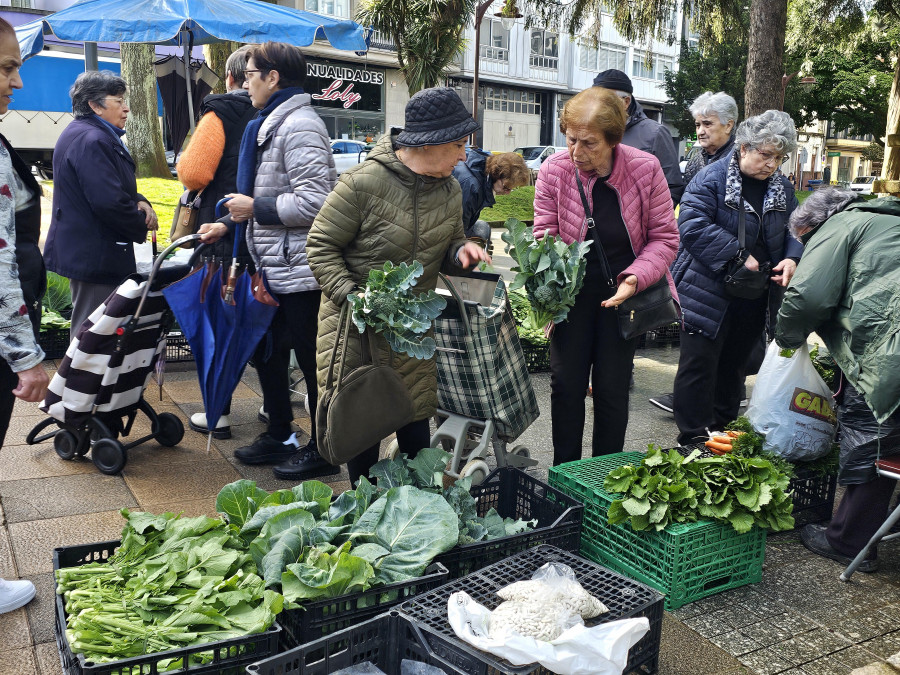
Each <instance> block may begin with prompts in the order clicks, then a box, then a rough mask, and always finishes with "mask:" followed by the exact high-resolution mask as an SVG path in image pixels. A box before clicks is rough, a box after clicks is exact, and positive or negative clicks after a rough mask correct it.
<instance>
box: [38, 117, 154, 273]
mask: <svg viewBox="0 0 900 675" xmlns="http://www.w3.org/2000/svg"><path fill="white" fill-rule="evenodd" d="M134 171H135V165H134V160H133V159H132V158H131V155H130V154H129V153H128V150H126V149H125V147H124V146H123V145H122V143H121V142H120V141H119V139H118V138H116V136H114V135H113V134H112V133H111V132H110V130H109V129H108V128H107V127H106V126H105V124H104V122H103V121H102V120H101V119H100V118H98V117H95V116H91V117H85V118H80V119H75V120H73V121H72V122H70V123H69V126H67V127H66V128H65V130H64V131H63V132H62V134H60V137H59V140H58V141H57V142H56V148H55V149H54V151H53V212H52V214H51V218H50V232H49V234H48V235H47V243H46V245H45V246H44V260H45V261H46V263H47V268H48V269H50V270H52V271H54V272H56V273H57V274H61V275H62V276H64V277H68V278H69V279H76V280H78V281H83V282H87V283H93V284H119V283H121V282H122V281H123V280H124V279H125V277H127V276H128V275H129V274H134V272H135V264H134V243H133V242H137V243H140V242H143V241H145V240H146V239H147V225H146V224H145V220H144V214H143V212H141V211H140V210H138V208H137V203H138V202H139V201H146V199H144V197H142V196H141V195H140V194H138V191H137V182H136V181H135V176H134Z"/></svg>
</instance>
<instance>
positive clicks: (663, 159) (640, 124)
mask: <svg viewBox="0 0 900 675" xmlns="http://www.w3.org/2000/svg"><path fill="white" fill-rule="evenodd" d="M631 105H632V106H633V107H634V112H632V113H631V115H630V116H629V118H628V122H626V124H625V135H624V136H623V137H622V143H623V144H625V145H630V146H631V147H632V148H637V149H638V150H643V151H644V152H649V153H650V154H651V155H653V156H654V157H656V159H658V160H659V164H660V166H661V167H662V170H663V173H664V174H665V175H666V183H668V184H669V194H670V195H672V203H673V204H675V205H677V204H678V202H679V201H681V194H682V193H683V192H684V181H683V180H682V177H681V168H680V167H679V166H678V154H677V153H676V152H675V143H674V142H673V141H672V134H671V133H669V130H668V129H666V127H665V126H663V125H662V124H660V123H659V122H654V121H653V120H651V119H650V118H649V117H647V115H646V114H645V113H644V109H643V108H642V107H641V104H640V103H638V102H637V100H635V99H632V103H631ZM629 110H631V108H629Z"/></svg>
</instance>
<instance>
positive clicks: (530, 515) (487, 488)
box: [434, 467, 584, 579]
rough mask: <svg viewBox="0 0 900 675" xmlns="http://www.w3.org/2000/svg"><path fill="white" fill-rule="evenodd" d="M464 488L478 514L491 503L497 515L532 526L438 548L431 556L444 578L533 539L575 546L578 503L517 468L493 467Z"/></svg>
mask: <svg viewBox="0 0 900 675" xmlns="http://www.w3.org/2000/svg"><path fill="white" fill-rule="evenodd" d="M470 492H471V494H472V496H473V497H474V498H475V501H476V502H477V503H478V507H477V508H478V515H479V516H484V514H486V513H487V512H488V511H489V510H490V509H491V508H494V509H496V510H497V513H499V514H500V516H501V517H502V518H521V519H522V520H533V519H535V518H536V519H537V521H538V522H537V526H536V528H535V529H533V530H528V531H526V532H522V533H520V534H512V535H509V536H507V537H501V538H499V539H492V540H490V541H484V542H476V543H474V544H466V545H465V546H457V547H456V548H454V549H452V550H450V551H447V552H446V553H441V554H440V555H439V556H438V557H437V558H435V559H434V561H435V562H440V563H442V564H443V565H445V566H446V567H447V570H448V571H449V573H450V577H449V578H450V579H457V578H459V577H461V576H465V575H466V574H468V573H469V572H474V571H476V570H479V569H481V568H482V567H486V566H488V565H491V564H493V563H495V562H498V561H500V560H503V559H504V558H507V557H509V556H511V555H513V554H515V553H518V552H519V551H524V550H526V549H529V548H531V547H533V546H537V545H539V544H551V545H553V546H556V547H557V548H561V549H563V550H565V551H577V550H578V547H579V545H580V544H581V518H582V514H583V512H584V506H583V505H582V504H581V503H580V502H578V501H576V500H575V499H572V497H569V496H568V495H566V494H563V493H562V492H560V491H559V490H557V489H556V488H554V487H550V486H549V485H547V484H546V483H544V482H542V481H540V480H538V479H537V478H535V477H534V476H530V475H528V474H527V473H525V472H524V471H522V470H521V469H517V468H514V467H505V468H501V469H495V470H494V471H492V472H491V473H490V474H488V477H487V478H485V479H484V481H482V483H481V484H480V485H475V486H473V487H472V489H471V490H470Z"/></svg>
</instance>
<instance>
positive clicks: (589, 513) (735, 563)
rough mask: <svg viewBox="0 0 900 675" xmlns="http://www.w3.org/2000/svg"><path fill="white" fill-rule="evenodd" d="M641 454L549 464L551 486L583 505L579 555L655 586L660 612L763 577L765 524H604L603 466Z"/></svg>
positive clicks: (607, 469) (632, 460)
mask: <svg viewBox="0 0 900 675" xmlns="http://www.w3.org/2000/svg"><path fill="white" fill-rule="evenodd" d="M643 458H644V455H643V453H640V452H621V453H618V454H614V455H604V456H602V457H594V458H592V459H584V460H581V461H578V462H569V463H567V464H562V465H560V466H556V467H552V468H551V469H550V485H552V486H553V487H555V488H556V489H557V490H559V491H561V492H564V493H565V494H567V495H569V496H571V497H574V498H575V499H577V500H579V501H581V502H583V503H584V516H583V519H582V531H581V554H582V555H583V556H585V557H586V558H590V559H591V560H594V561H595V562H598V563H600V564H601V565H605V566H607V567H609V568H610V569H612V570H615V571H616V572H619V573H621V574H624V575H626V576H628V577H631V578H632V579H636V580H637V581H641V582H643V583H645V584H647V585H648V586H652V587H653V588H656V589H657V590H659V591H662V592H663V593H664V594H665V596H666V604H665V607H666V609H667V610H672V609H677V608H678V607H681V606H682V605H686V604H688V603H689V602H694V601H695V600H699V599H700V598H705V597H706V596H708V595H713V594H715V593H720V592H721V591H726V590H728V589H731V588H737V587H739V586H744V585H746V584H752V583H756V582H758V581H760V580H761V579H762V565H763V558H764V557H765V552H766V530H764V529H761V528H756V527H755V528H753V529H752V530H751V531H750V532H748V533H746V534H738V533H737V532H735V531H734V529H733V528H732V527H731V526H730V525H727V524H724V523H718V522H714V521H711V520H700V521H697V522H696V523H677V524H673V525H669V527H667V528H666V529H665V530H663V531H661V532H635V531H634V530H632V529H631V526H630V525H628V524H627V523H622V524H620V525H613V526H611V525H609V523H608V522H607V520H606V514H607V512H608V511H609V506H610V504H612V501H613V499H614V498H615V497H614V495H612V494H609V493H608V492H606V491H604V490H603V481H604V480H605V479H606V476H607V475H608V474H609V472H610V471H612V470H614V469H617V468H618V467H620V466H624V465H626V464H637V463H639V462H640V461H641V460H642V459H643Z"/></svg>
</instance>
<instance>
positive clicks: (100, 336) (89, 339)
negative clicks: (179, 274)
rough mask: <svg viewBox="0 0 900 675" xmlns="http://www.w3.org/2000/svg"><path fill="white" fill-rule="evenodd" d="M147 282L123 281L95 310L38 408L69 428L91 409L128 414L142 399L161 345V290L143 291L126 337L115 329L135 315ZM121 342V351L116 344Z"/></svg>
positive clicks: (163, 305) (73, 342)
mask: <svg viewBox="0 0 900 675" xmlns="http://www.w3.org/2000/svg"><path fill="white" fill-rule="evenodd" d="M147 283H148V282H146V281H140V280H138V279H136V278H129V279H127V280H126V281H125V282H124V283H123V284H122V285H121V286H119V287H118V288H117V289H116V290H115V292H114V293H112V295H110V296H109V297H108V298H107V299H106V301H105V302H104V303H103V304H102V305H100V306H99V307H98V308H97V309H95V310H94V311H93V312H92V313H91V315H90V317H89V318H88V320H87V321H85V322H84V324H82V326H81V328H80V329H79V330H78V333H77V334H76V337H75V339H73V340H72V342H71V343H70V344H69V348H68V349H67V350H66V355H65V357H64V358H63V360H62V362H61V363H60V365H59V370H57V372H56V375H54V376H53V379H52V380H50V386H49V389H48V391H47V397H46V398H45V399H44V402H43V403H42V404H41V410H43V411H44V412H46V413H47V414H49V415H50V416H51V417H53V418H55V419H57V420H59V421H60V422H65V423H66V424H70V425H72V426H78V425H80V424H82V423H83V422H84V421H85V420H86V419H87V418H88V417H89V416H91V415H93V414H96V413H115V412H120V411H121V412H122V413H123V414H124V413H125V412H128V410H129V409H130V408H132V407H133V406H135V405H137V403H138V402H139V401H140V399H141V394H142V393H143V391H144V388H145V387H146V386H147V384H148V383H149V381H150V377H151V376H152V375H153V369H154V367H155V366H156V361H157V359H158V358H160V354H161V353H162V352H163V351H164V350H165V348H166V341H165V334H164V331H163V326H162V322H163V318H164V316H165V312H166V310H167V309H168V305H167V304H166V300H165V298H164V297H163V294H162V292H161V291H151V292H150V293H149V294H148V295H147V300H146V301H145V303H144V308H143V310H142V312H141V318H140V319H139V320H138V323H137V326H136V327H135V329H134V332H133V333H132V334H131V335H130V336H128V337H127V339H123V338H120V336H119V335H118V334H117V330H118V329H119V328H120V327H123V326H125V324H126V323H128V321H129V320H130V319H131V317H132V316H133V315H134V312H135V311H136V310H137V306H138V303H139V302H140V298H141V294H142V293H143V290H144V286H145V285H146V284H147ZM120 340H122V343H123V345H122V350H121V351H117V350H116V348H117V346H118V344H119V342H120Z"/></svg>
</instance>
